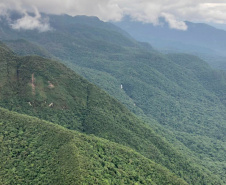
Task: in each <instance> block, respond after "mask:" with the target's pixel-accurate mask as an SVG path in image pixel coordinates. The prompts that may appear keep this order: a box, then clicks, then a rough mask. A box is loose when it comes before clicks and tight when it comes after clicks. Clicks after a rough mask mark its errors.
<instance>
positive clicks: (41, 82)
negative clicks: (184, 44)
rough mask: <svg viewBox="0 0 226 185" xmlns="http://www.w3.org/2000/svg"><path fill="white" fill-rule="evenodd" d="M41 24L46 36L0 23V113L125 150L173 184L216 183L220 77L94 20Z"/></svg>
mask: <svg viewBox="0 0 226 185" xmlns="http://www.w3.org/2000/svg"><path fill="white" fill-rule="evenodd" d="M46 16H48V17H49V22H50V26H51V27H52V28H53V29H52V30H50V31H47V32H39V31H37V30H22V29H21V30H13V29H12V28H11V27H10V26H9V24H8V22H7V20H4V19H3V18H2V19H1V22H0V23H1V25H0V28H1V29H0V38H1V40H2V41H3V42H4V43H5V44H6V45H7V46H8V47H6V45H5V44H1V50H0V51H1V66H2V67H1V68H0V71H1V73H0V76H1V78H0V79H1V81H0V82H1V83H0V100H1V101H0V105H1V107H4V108H6V109H8V110H10V111H16V112H19V113H23V114H28V115H30V116H35V117H38V118H41V119H44V120H47V121H51V122H52V123H55V124H60V125H61V126H63V127H64V128H66V129H70V130H77V131H79V132H82V133H83V134H94V135H95V136H97V137H101V138H105V139H108V140H110V141H111V142H116V143H118V144H121V145H123V146H126V147H130V148H132V150H135V151H136V152H138V153H139V155H143V156H144V157H145V158H146V159H147V160H148V161H150V160H151V161H152V162H155V163H158V164H159V165H160V166H161V167H160V168H161V169H165V168H167V171H168V172H167V174H175V175H176V177H175V178H178V179H177V180H178V181H177V180H176V179H175V181H174V183H175V184H176V183H178V182H179V184H180V182H181V183H182V182H183V183H188V184H214V185H215V184H224V183H225V182H226V179H225V176H226V175H225V170H224V169H225V153H226V144H225V139H226V138H225V131H226V125H225V123H226V96H225V90H226V74H225V72H222V71H218V70H213V69H212V68H211V67H209V66H208V64H207V63H206V62H204V61H203V60H201V59H199V58H198V57H195V56H192V55H188V54H162V53H160V52H158V51H156V50H155V49H154V48H152V47H151V45H150V44H147V43H143V42H137V41H136V40H135V39H133V38H132V37H131V36H130V35H129V34H127V33H126V32H125V31H123V30H122V29H120V28H118V27H117V26H115V25H113V24H111V23H104V22H102V21H100V20H99V19H97V18H95V17H86V16H78V17H70V16H67V15H61V16H54V15H46ZM11 49H12V50H13V52H14V53H13V52H12V51H11ZM16 54H18V55H21V56H20V57H19V56H17V55H16ZM27 55H33V56H27ZM34 55H39V56H34ZM40 56H42V57H46V58H48V59H46V58H42V57H40ZM52 59H54V60H52ZM55 60H58V62H56V61H55ZM59 62H61V63H64V64H66V65H67V67H68V68H67V67H65V66H64V65H63V64H60V63H59ZM69 68H70V69H69ZM75 72H77V73H78V74H80V75H82V76H83V77H85V78H86V79H87V80H89V81H90V82H92V83H95V84H96V85H97V86H99V87H101V88H102V89H103V90H105V91H106V92H108V93H109V94H110V95H111V96H113V97H114V98H116V99H117V100H116V99H114V98H112V97H111V96H109V95H108V94H107V93H106V92H104V91H103V90H100V89H99V87H97V86H95V85H93V84H91V83H90V82H88V81H87V80H85V79H84V78H83V77H81V76H79V75H78V74H76V73H75ZM119 101H120V102H121V103H123V104H124V105H125V106H127V108H128V109H129V110H130V111H132V112H133V113H134V114H136V115H137V116H139V118H137V117H136V116H135V115H134V114H133V113H131V112H130V111H129V110H127V108H125V107H124V106H123V105H122V104H121V103H120V102H119ZM3 111H5V110H3ZM7 114H8V113H7ZM12 114H14V113H12ZM4 119H5V118H4ZM141 120H143V121H141ZM144 122H145V124H144ZM7 132H8V131H7ZM12 137H13V136H12ZM84 137H86V136H84ZM87 137H88V136H87ZM7 143H8V142H6V144H7ZM92 146H93V143H92V144H91V146H90V147H92ZM54 147H55V146H54ZM103 148H105V146H103ZM103 148H102V149H100V150H101V151H102V150H105V149H103ZM106 150H108V149H106ZM126 150H127V149H126ZM91 153H92V152H91ZM94 153H95V154H93V155H97V156H98V155H99V154H97V153H96V152H94ZM107 155H108V154H107ZM118 155H119V156H120V155H124V154H120V153H119V154H118ZM125 155H127V154H125ZM99 157H100V158H101V157H103V158H105V157H104V156H99ZM107 158H108V157H107ZM12 159H14V158H12ZM121 159H122V160H124V158H120V160H121ZM98 160H99V158H98ZM147 163H148V162H147ZM113 164H114V165H116V163H113ZM109 165H111V166H112V164H109ZM137 165H139V164H137ZM66 167H67V166H66ZM109 168H110V167H109ZM109 168H108V169H109ZM116 168H117V167H116ZM129 168H133V167H129ZM148 168H149V167H148ZM96 169H97V170H98V169H102V167H99V168H96ZM114 169H115V168H114V167H113V168H112V170H114ZM115 170H116V169H115ZM144 172H145V170H144ZM109 173H110V172H109ZM115 173H116V174H117V170H116V171H115ZM126 173H127V172H126ZM128 173H131V172H129V171H128ZM134 173H135V174H136V171H135V172H134ZM99 174H101V173H99V172H98V173H97V174H96V177H98V178H99V176H98V175H99ZM106 174H107V173H106ZM146 175H147V174H144V173H143V172H141V177H140V178H138V177H134V178H138V179H145V178H146V179H147V176H146ZM107 176H108V175H107ZM94 177H95V174H94ZM125 177H126V178H125V179H127V180H128V178H129V177H130V175H125ZM127 177H128V178H127ZM112 178H113V179H114V175H113V174H112V175H109V179H111V180H112ZM164 178H165V177H164ZM164 178H162V179H164ZM132 179H133V178H132ZM152 179H153V177H152ZM166 179H167V178H166ZM103 182H105V181H103ZM108 182H109V183H110V182H111V181H110V180H109V181H108ZM116 182H118V181H116ZM128 182H129V181H128ZM132 182H137V181H135V180H134V179H133V180H132ZM141 182H142V181H140V183H141ZM154 182H155V183H156V184H161V183H163V181H162V182H160V181H158V180H157V179H156V180H155V181H154ZM145 183H146V184H148V182H146V181H144V182H143V184H145ZM164 183H165V181H164ZM164 183H163V184H164ZM141 184H142V183H141ZM172 184H173V183H172Z"/></svg>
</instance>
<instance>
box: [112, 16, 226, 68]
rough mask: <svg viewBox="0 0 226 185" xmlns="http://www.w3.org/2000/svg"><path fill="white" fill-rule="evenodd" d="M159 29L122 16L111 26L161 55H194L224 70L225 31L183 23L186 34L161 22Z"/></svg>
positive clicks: (200, 24) (205, 25)
mask: <svg viewBox="0 0 226 185" xmlns="http://www.w3.org/2000/svg"><path fill="white" fill-rule="evenodd" d="M160 22H161V24H160V25H159V26H154V25H153V24H151V23H141V22H138V21H133V20H132V19H131V18H130V17H125V18H124V19H123V20H122V21H121V22H115V23H114V24H115V25H117V26H119V27H120V28H122V29H124V30H125V31H127V32H128V33H129V34H130V35H131V36H132V37H134V38H136V39H137V40H139V41H144V42H148V43H150V44H151V45H152V46H153V47H155V48H158V49H159V50H162V51H164V52H170V53H171V52H173V53H175V52H180V53H187V54H195V55H198V56H200V57H202V58H203V59H205V60H207V61H208V62H209V63H210V64H211V65H212V66H213V67H216V68H219V69H222V67H223V69H226V64H225V63H226V62H225V61H226V55H225V49H226V45H225V42H226V31H225V30H221V29H217V28H215V27H213V26H210V25H207V24H204V23H192V22H188V21H186V22H185V23H186V25H187V27H188V29H187V30H186V31H183V30H176V29H171V28H169V26H168V24H167V23H166V22H165V21H164V20H160Z"/></svg>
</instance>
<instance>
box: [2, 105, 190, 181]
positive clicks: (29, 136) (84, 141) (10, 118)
mask: <svg viewBox="0 0 226 185" xmlns="http://www.w3.org/2000/svg"><path fill="white" fill-rule="evenodd" d="M0 141H1V142H0V184H2V185H3V184H4V185H6V184H43V185H44V184H46V185H47V184H48V185H49V184H71V185H73V184H103V185H106V184H115V185H116V184H117V185H118V184H159V185H161V184H175V185H176V184H178V185H182V184H187V183H186V182H185V181H184V180H182V179H179V178H178V177H176V176H175V175H173V174H172V173H170V172H169V170H167V169H166V168H163V167H161V166H160V165H158V164H156V163H154V162H152V161H151V160H149V159H147V158H145V157H143V156H142V155H141V154H139V153H137V152H135V151H133V150H131V149H130V148H127V147H125V146H122V145H119V144H116V143H112V142H109V141H107V140H104V139H100V138H97V137H95V136H88V135H85V134H81V133H79V132H75V131H70V130H68V129H65V128H63V127H61V126H57V125H56V124H53V123H50V122H46V121H42V120H39V119H37V118H34V117H29V116H26V115H21V114H17V113H15V112H10V111H7V110H5V109H2V108H0Z"/></svg>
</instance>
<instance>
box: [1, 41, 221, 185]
mask: <svg viewBox="0 0 226 185" xmlns="http://www.w3.org/2000/svg"><path fill="white" fill-rule="evenodd" d="M0 55H1V59H0V64H1V66H2V67H1V69H0V70H1V71H0V72H1V73H0V74H1V86H0V92H1V94H0V106H2V107H5V108H7V109H9V110H13V111H17V112H19V113H25V114H28V115H32V116H36V117H39V118H41V119H44V120H48V121H51V122H53V123H57V124H60V125H62V126H63V127H65V128H68V129H71V130H78V131H80V132H83V133H87V134H94V135H96V136H99V137H102V138H106V139H108V140H110V141H114V142H116V143H120V144H123V145H125V146H128V147H131V148H133V149H134V150H136V151H137V152H139V153H140V154H142V155H144V156H145V157H147V158H149V159H151V160H153V161H154V162H156V163H158V164H160V165H162V166H164V167H166V168H168V169H169V170H170V171H171V172H172V173H175V174H176V175H177V176H178V177H182V178H183V179H184V180H185V181H186V182H187V183H198V184H203V183H204V182H206V183H207V182H209V183H210V184H214V183H218V184H220V180H219V179H218V178H217V176H214V175H211V173H210V171H208V170H207V169H204V168H202V167H201V166H199V165H196V164H195V163H193V162H192V161H191V160H190V159H189V158H186V157H184V156H183V155H182V154H181V153H179V152H177V151H176V150H175V149H174V148H173V147H172V146H171V145H170V144H169V143H168V142H166V141H165V139H163V138H161V137H160V136H158V135H156V134H155V133H154V132H153V130H152V129H151V128H150V127H149V126H147V125H145V124H144V123H142V122H141V121H140V120H139V119H138V118H136V117H135V116H134V115H133V114H132V113H130V112H129V111H128V110H127V109H126V108H125V107H124V106H123V105H121V104H120V103H119V102H118V101H117V100H115V99H113V98H111V97H110V96H109V95H107V94H106V93H105V92H104V91H102V90H100V89H99V88H97V87H96V86H94V85H92V84H90V83H89V82H88V81H86V80H85V79H83V78H82V77H80V76H78V75H77V74H75V73H74V72H73V71H72V70H70V69H68V68H66V67H65V66H64V65H62V64H60V63H58V62H56V61H51V60H48V59H44V58H41V57H38V56H33V57H32V56H27V57H17V56H16V55H14V54H13V53H12V52H11V51H10V50H9V49H8V48H6V47H5V46H4V45H2V46H1V47H0Z"/></svg>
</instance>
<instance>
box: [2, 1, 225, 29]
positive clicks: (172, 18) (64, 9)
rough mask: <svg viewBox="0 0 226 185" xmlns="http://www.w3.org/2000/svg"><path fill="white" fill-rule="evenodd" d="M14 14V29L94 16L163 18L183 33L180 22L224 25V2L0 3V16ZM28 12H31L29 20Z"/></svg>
mask: <svg viewBox="0 0 226 185" xmlns="http://www.w3.org/2000/svg"><path fill="white" fill-rule="evenodd" d="M8 10H17V11H20V12H22V13H23V14H24V17H23V18H22V19H20V20H18V21H17V22H15V23H13V24H12V26H13V28H15V29H20V28H24V29H33V28H38V29H40V30H41V31H45V30H48V29H49V26H48V20H44V19H42V17H41V15H40V12H44V13H51V14H69V15H72V16H75V15H88V16H97V17H99V18H100V19H101V20H103V21H120V20H121V19H122V17H123V16H124V15H130V16H131V17H132V18H133V19H135V20H139V21H142V22H149V23H153V24H155V25H157V24H158V18H159V17H164V18H165V19H166V21H167V22H168V23H169V26H170V27H171V28H174V29H182V30H186V28H187V26H186V24H185V23H184V22H183V21H191V22H205V23H221V24H226V0H1V2H0V14H4V15H6V14H7V11H8ZM27 12H34V13H35V15H36V16H35V17H30V16H29V15H28V14H27Z"/></svg>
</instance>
